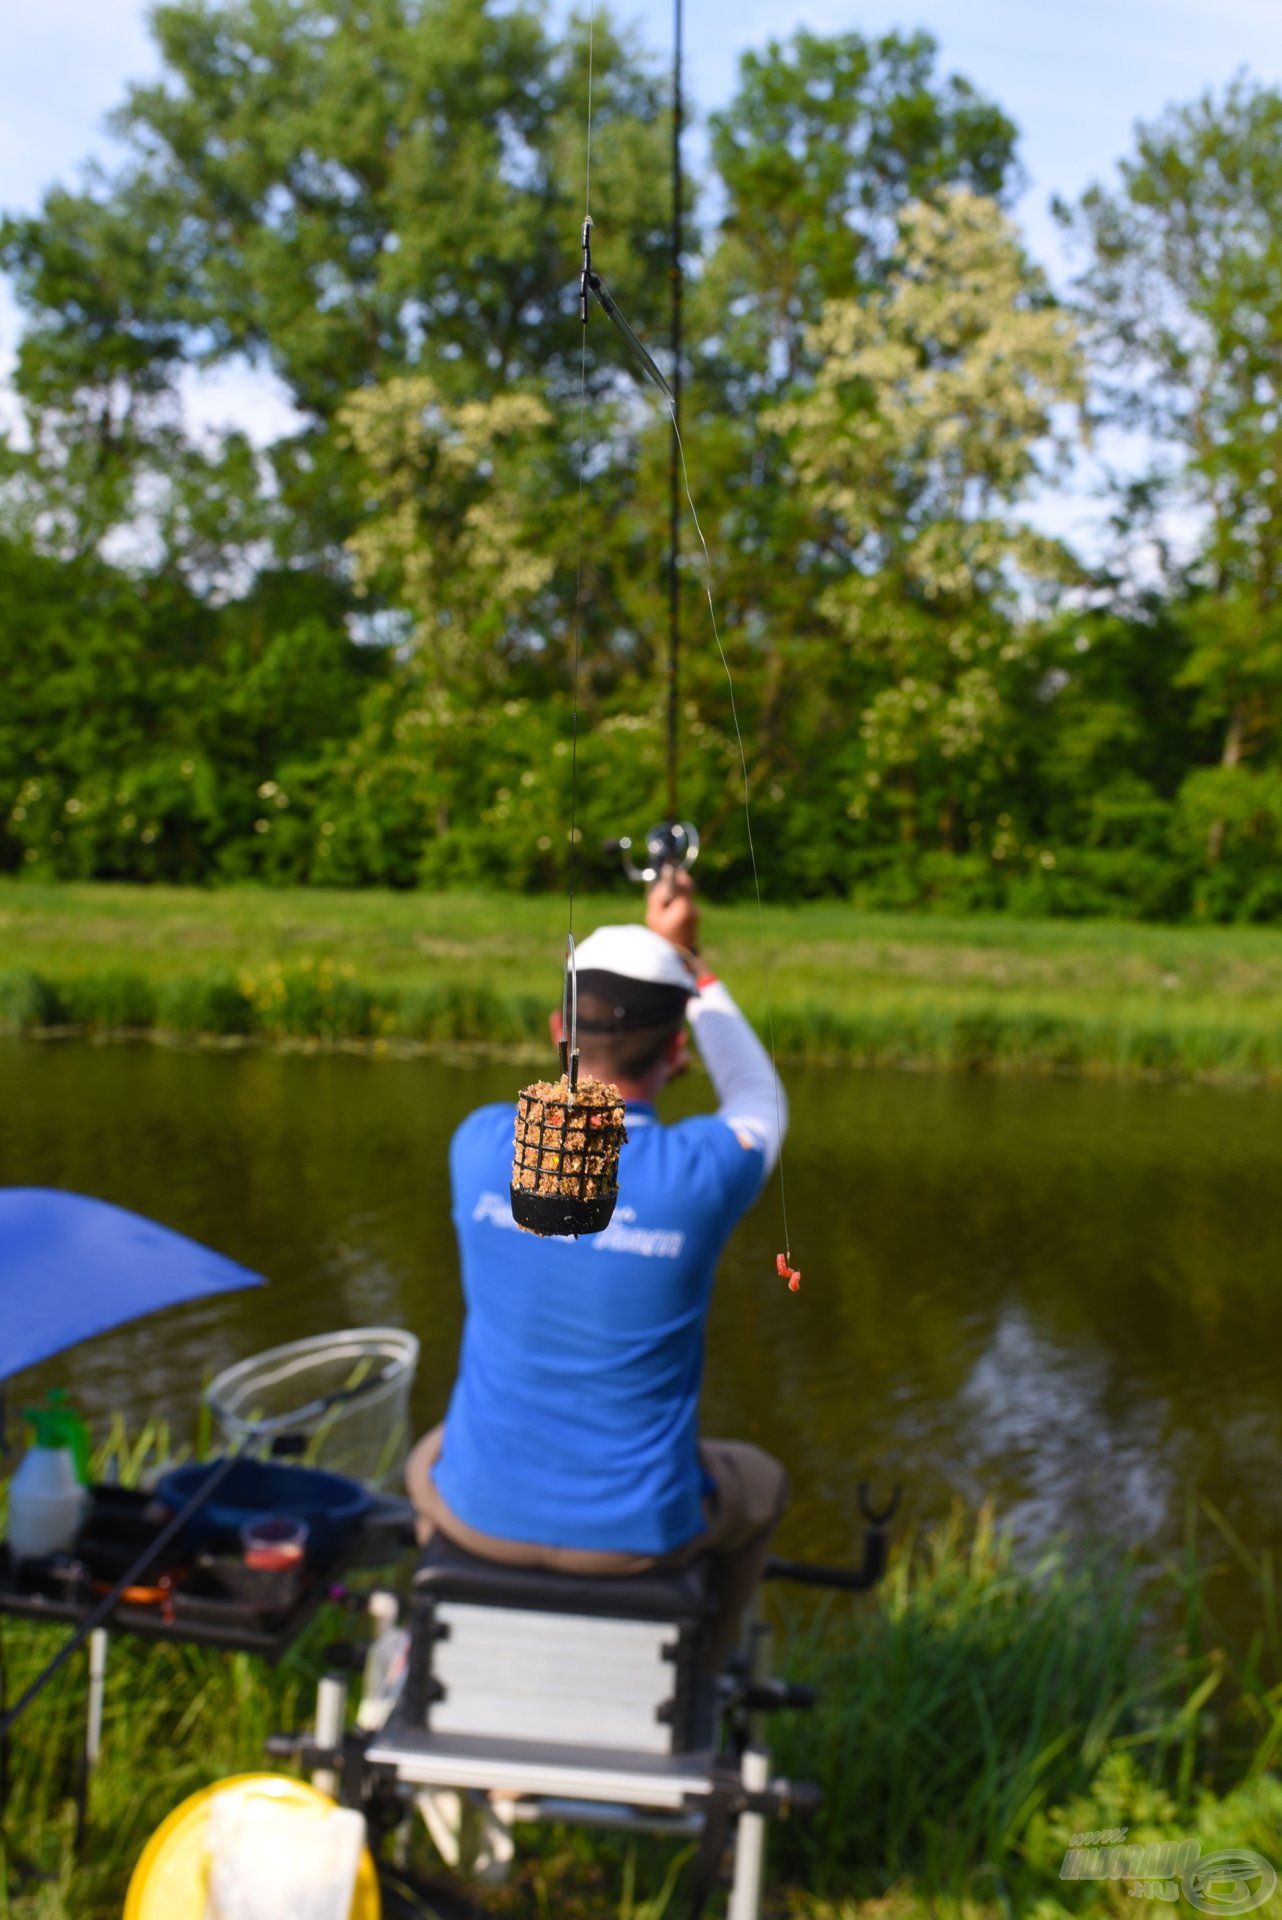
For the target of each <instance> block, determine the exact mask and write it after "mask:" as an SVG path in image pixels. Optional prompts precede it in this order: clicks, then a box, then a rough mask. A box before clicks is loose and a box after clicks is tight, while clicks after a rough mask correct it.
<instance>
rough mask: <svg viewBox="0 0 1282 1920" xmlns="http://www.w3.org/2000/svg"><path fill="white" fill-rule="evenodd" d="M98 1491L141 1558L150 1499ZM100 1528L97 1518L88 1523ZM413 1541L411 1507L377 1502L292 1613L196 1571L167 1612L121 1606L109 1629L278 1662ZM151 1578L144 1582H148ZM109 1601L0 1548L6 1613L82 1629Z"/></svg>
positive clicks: (174, 1593) (301, 1592) (307, 1580)
mask: <svg viewBox="0 0 1282 1920" xmlns="http://www.w3.org/2000/svg"><path fill="white" fill-rule="evenodd" d="M94 1491H95V1492H99V1491H100V1492H101V1493H102V1494H103V1495H104V1497H105V1498H104V1505H109V1506H110V1507H111V1508H113V1509H115V1508H117V1507H118V1508H119V1510H120V1517H121V1519H122V1521H123V1522H124V1525H123V1527H122V1531H123V1532H125V1533H128V1534H130V1535H132V1539H131V1543H130V1551H131V1554H132V1557H135V1558H136V1557H137V1553H138V1552H140V1551H141V1550H142V1548H143V1546H145V1544H146V1537H147V1536H146V1531H145V1528H146V1523H144V1522H143V1521H142V1519H141V1509H142V1507H144V1506H145V1505H146V1499H145V1498H144V1499H142V1500H138V1499H136V1498H134V1499H130V1498H128V1497H124V1498H122V1497H121V1492H120V1490H119V1489H117V1488H104V1489H94ZM92 1523H93V1516H92V1515H91V1516H90V1520H89V1522H88V1523H87V1525H89V1526H92ZM159 1530H160V1528H159V1525H156V1526H154V1527H153V1528H152V1529H151V1531H152V1533H153V1535H154V1534H155V1533H158V1532H159ZM83 1538H84V1534H83V1533H82V1539H83ZM413 1539H414V1529H413V1519H412V1512H411V1509H410V1506H409V1503H408V1501H406V1500H399V1499H392V1498H385V1499H381V1500H376V1501H375V1503H374V1506H373V1507H372V1509H371V1510H370V1512H369V1513H368V1514H367V1515H366V1517H365V1519H364V1520H363V1521H362V1522H361V1523H360V1524H359V1525H358V1526H357V1527H356V1528H355V1529H354V1530H353V1532H352V1533H351V1534H350V1535H349V1537H348V1538H347V1539H346V1540H345V1541H344V1542H343V1544H342V1546H341V1547H340V1548H339V1549H338V1550H337V1551H336V1552H334V1553H332V1554H331V1555H330V1556H329V1558H328V1559H327V1560H325V1561H322V1562H319V1563H317V1564H315V1565H312V1566H308V1567H307V1568H306V1569H305V1571H304V1572H303V1574H302V1575H301V1577H300V1579H299V1582H298V1588H297V1592H296V1593H295V1595H294V1596H293V1597H292V1599H291V1600H290V1602H289V1604H288V1605H286V1606H284V1607H280V1608H275V1609H273V1610H270V1611H268V1610H264V1609H263V1608H261V1607H255V1606H253V1605H251V1604H250V1603H249V1602H247V1601H246V1600H245V1599H243V1598H238V1597H237V1596H235V1595H234V1594H230V1593H227V1592H224V1591H219V1589H218V1587H217V1585H216V1584H215V1581H214V1578H213V1577H212V1575H211V1573H210V1572H209V1570H208V1569H207V1568H202V1567H200V1566H195V1567H194V1568H193V1569H192V1571H191V1573H190V1576H189V1578H188V1579H186V1580H184V1581H183V1582H182V1583H180V1584H178V1585H176V1586H174V1587H173V1589H172V1590H171V1592H170V1594H169V1596H168V1600H167V1602H166V1603H165V1604H164V1605H163V1606H162V1605H161V1604H160V1603H154V1602H153V1603H149V1604H142V1603H138V1602H130V1601H126V1600H121V1601H120V1602H119V1603H118V1604H117V1605H116V1606H115V1607H114V1608H113V1609H112V1611H111V1613H110V1614H109V1615H108V1616H107V1619H106V1620H105V1621H104V1622H103V1625H104V1626H105V1627H106V1628H107V1630H108V1631H109V1632H112V1633H129V1634H133V1635H134V1636H135V1637H136V1638H138V1639H142V1640H178V1641H187V1642H190V1643H192V1644H194V1645H197V1646H208V1647H221V1648H223V1649H224V1650H226V1651H228V1652H232V1651H235V1652H240V1653H256V1654H261V1655H262V1656H263V1657H264V1658H265V1659H268V1660H278V1659H279V1658H280V1657H281V1655H282V1654H283V1653H285V1652H286V1651H287V1649H288V1648H289V1647H290V1646H291V1645H292V1644H293V1642H294V1641H295V1640H296V1639H297V1638H298V1636H299V1634H300V1633H301V1632H302V1631H303V1628H304V1627H305V1626H307V1624H308V1623H309V1621H310V1620H311V1619H312V1618H313V1616H314V1615H315V1614H316V1613H317V1612H319V1610H320V1608H321V1606H322V1605H323V1604H324V1602H325V1601H326V1600H327V1599H328V1598H329V1597H330V1594H331V1590H332V1587H333V1584H334V1582H335V1580H336V1579H337V1577H338V1576H339V1575H340V1574H345V1573H349V1572H353V1571H355V1570H358V1569H359V1568H362V1567H367V1568H374V1567H380V1566H386V1565H387V1564H388V1563H389V1562H391V1561H394V1560H397V1559H399V1558H400V1556H401V1555H402V1553H404V1552H405V1551H406V1550H407V1549H408V1547H409V1546H410V1545H411V1544H412V1543H413ZM69 1557H70V1556H68V1558H69ZM123 1571H124V1568H123V1567H122V1568H121V1572H123ZM118 1577H119V1575H117V1578H118ZM147 1578H148V1576H144V1580H145V1579H147ZM108 1584H109V1583H108ZM60 1587H61V1589H62V1590H61V1591H59V1588H60ZM101 1598H102V1594H101V1592H99V1591H96V1590H95V1587H94V1584H93V1580H92V1576H91V1575H90V1574H89V1573H88V1572H87V1571H86V1572H84V1573H82V1575H81V1577H80V1579H79V1581H78V1582H75V1583H74V1584H72V1583H71V1582H69V1581H68V1579H67V1576H66V1575H65V1574H60V1573H59V1572H58V1571H57V1570H55V1568H54V1566H53V1565H51V1564H50V1563H41V1562H36V1563H33V1564H32V1565H31V1566H29V1567H24V1568H22V1569H21V1570H19V1569H18V1568H17V1567H15V1565H14V1563H13V1561H12V1559H11V1558H10V1555H9V1549H8V1546H7V1544H4V1545H0V1614H11V1615H15V1616H17V1617H19V1618H21V1619H26V1620H35V1621H41V1622H44V1623H45V1624H46V1625H49V1626H69V1627H75V1626H79V1625H81V1623H82V1622H83V1621H84V1620H86V1619H87V1618H88V1617H89V1615H90V1613H91V1612H92V1611H93V1609H94V1607H95V1606H97V1605H98V1603H99V1601H100V1600H101Z"/></svg>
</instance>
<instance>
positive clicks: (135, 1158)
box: [0, 1041, 1282, 1560]
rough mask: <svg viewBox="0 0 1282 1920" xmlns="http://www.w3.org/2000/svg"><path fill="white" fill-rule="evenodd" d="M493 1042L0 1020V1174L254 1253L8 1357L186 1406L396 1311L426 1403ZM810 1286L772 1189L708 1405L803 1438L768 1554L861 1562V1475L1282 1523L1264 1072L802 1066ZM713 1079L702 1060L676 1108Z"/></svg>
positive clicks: (1275, 1239)
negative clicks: (778, 1257) (459, 1132)
mask: <svg viewBox="0 0 1282 1920" xmlns="http://www.w3.org/2000/svg"><path fill="white" fill-rule="evenodd" d="M522 1077H523V1075H522V1071H521V1069H520V1068H518V1067H513V1066H512V1065H511V1064H508V1063H504V1062H502V1061H498V1060H494V1059H486V1060H477V1059H471V1058H463V1057H459V1058H430V1059H425V1058H415V1059H389V1058H379V1059H375V1058H371V1057H367V1056H363V1055H360V1054H347V1053H320V1054H301V1053H292V1054H291V1053H272V1052H256V1051H229V1052H204V1051H195V1050H193V1051H186V1052H184V1051H170V1050H167V1049H164V1048H159V1047H152V1046H126V1045H114V1046H101V1047H96V1046H89V1045H87V1044H85V1043H83V1042H65V1043H57V1042H46V1043H33V1042H20V1041H12V1042H6V1043H3V1044H2V1045H0V1084H2V1085H3V1098H2V1099H0V1183H3V1184H6V1185H9V1184H16V1185H51V1186H65V1187H69V1188H74V1189H78V1190H80V1191H83V1192H86V1193H92V1194H96V1195H99V1196H101V1197H103V1198H106V1199H110V1200H114V1201H117V1202H119V1203H120V1204H122V1205H124V1206H128V1207H134V1208H137V1209H138V1210H140V1211H141V1212H144V1213H147V1214H151V1215H153V1216H154V1217H155V1218H157V1219H158V1220H162V1221H164V1222H166V1223H167V1224H168V1225H170V1226H174V1227H177V1228H179V1229H181V1230H182V1231H184V1232H186V1233H190V1234H193V1235H195V1236H196V1237H197V1238H198V1239H201V1240H205V1241H207V1242H209V1243H210V1244H211V1245H213V1246H216V1247H218V1248H220V1249H221V1250H222V1251H224V1252H226V1253H228V1254H230V1255H232V1256H233V1257H234V1258H236V1259H238V1260H241V1261H243V1262H245V1263H246V1264H247V1265H250V1266H253V1267H256V1268H258V1269H259V1270H260V1271H262V1272H264V1273H266V1274H267V1275H269V1276H270V1279H271V1282H272V1284H271V1286H270V1287H269V1288H267V1289H265V1290H264V1291H262V1292H260V1293H254V1294H247V1295H242V1296H233V1297H231V1298H227V1299H222V1300H218V1301H215V1302H212V1303H209V1304H206V1305H202V1306H199V1307H193V1308H188V1309H184V1310H182V1311H180V1312H176V1313H172V1314H169V1315H162V1316H161V1317H159V1318H157V1319H154V1320H150V1321H144V1322H142V1323H140V1324H138V1325H136V1326H134V1327H132V1328H129V1329H126V1330H123V1331H121V1332H119V1333H117V1334H114V1335H112V1336H109V1337H107V1338H104V1339H101V1340H98V1341H96V1342H94V1343H93V1344H92V1346H89V1347H84V1348H80V1349H78V1350H76V1351H75V1352H73V1353H72V1354H70V1355H68V1356H66V1358H65V1359H64V1360H62V1361H60V1362H58V1363H56V1364H54V1365H52V1366H50V1367H48V1368H46V1369H44V1370H43V1371H42V1373H41V1374H40V1376H39V1377H38V1378H33V1377H31V1376H28V1377H27V1378H25V1379H24V1380H22V1381H20V1382H18V1383H17V1393H16V1396H15V1397H16V1401H17V1403H18V1404H22V1403H23V1402H24V1401H25V1400H26V1399H27V1397H28V1392H30V1393H34V1392H36V1391H37V1390H38V1389H42V1388H43V1387H44V1386H45V1385H46V1384H51V1383H52V1382H53V1381H55V1380H60V1381H65V1383H66V1384H67V1385H68V1386H70V1387H71V1388H72V1389H73V1391H74V1394H75V1396H76V1398H77V1399H78V1400H79V1402H80V1403H81V1404H82V1406H83V1407H84V1408H85V1409H86V1410H87V1411H88V1412H89V1413H91V1414H92V1415H94V1416H96V1417H101V1416H103V1415H105V1414H106V1413H107V1412H108V1411H110V1410H111V1409H114V1408H120V1409H123V1410H125V1411H126V1412H127V1413H129V1414H130V1415H131V1416H132V1417H134V1418H135V1419H137V1420H139V1421H141V1420H142V1419H143V1418H145V1417H146V1416H147V1415H148V1414H150V1413H152V1412H157V1411H159V1412H163V1413H166V1414H168V1415H170V1416H171V1417H172V1418H173V1419H174V1420H175V1421H176V1424H177V1425H178V1427H179V1429H180V1430H181V1431H187V1430H189V1429H190V1427H191V1424H192V1419H193V1413H194V1408H195V1405H196V1402H197V1400H198V1397H199V1393H200V1390H201V1386H202V1384H203V1382H204V1381H205V1380H206V1379H207V1378H208V1377H209V1376H210V1375H211V1374H212V1373H213V1372H215V1371H216V1370H217V1369H218V1368H220V1367H222V1366H224V1365H226V1364H229V1363H230V1362H231V1361H233V1360H235V1359H239V1358H241V1357H243V1356H244V1355H246V1354H249V1353H252V1352H254V1351H256V1350H257V1349H259V1348H262V1347H265V1346H269V1345H272V1344H274V1343H276V1342H279V1341H282V1340H287V1339H292V1338H295V1337H298V1336H301V1335H304V1334H310V1333H318V1332H323V1331H325V1330H327V1329H329V1328H333V1327H338V1326H343V1325H352V1324H360V1323H362V1322H364V1323H374V1322H383V1321H391V1322H395V1323H398V1324H402V1325H405V1326H408V1327H411V1328H412V1329H413V1330H414V1331H415V1332H416V1333H417V1334H418V1335H419V1336H420V1338H421V1340H422V1345H423V1359H422V1364H421V1367H420V1371H419V1376H418V1381H417V1387H416V1407H415V1411H416V1415H417V1418H418V1420H419V1422H420V1423H421V1424H422V1425H423V1426H426V1425H427V1424H428V1423H429V1422H431V1421H433V1420H435V1419H436V1418H437V1417H438V1416H439V1415H440V1413H441V1411H442V1408H443V1406H444V1404H445V1400H446V1396H447V1394H448V1391H449V1387H450V1383H451V1379H452V1374H453V1366H454V1359H455V1354H456V1349H457V1343H458V1336H459V1325H460V1299H459V1289H458V1272H457V1264H456V1260H455V1253H454V1246H453V1239H452V1234H451V1229H450V1221H449V1203H448V1191H447V1174H446V1146H447V1142H448V1140H449V1136H450V1134H451V1132H452V1130H453V1128H454V1127H455V1126H456V1125H457V1123H458V1121H459V1120H460V1119H461V1118H462V1116H463V1115H464V1113H466V1112H467V1111H468V1109H469V1108H470V1107H472V1106H474V1105H476V1104H478V1103H479V1102H482V1101H486V1100H496V1099H508V1098H510V1097H511V1096H512V1095H513V1094H514V1093H515V1090H516V1087H517V1085H518V1084H519V1082H520V1080H521V1078H522ZM788 1083H789V1088H790V1091H791V1094H792V1099H793V1111H794V1125H793V1131H792V1136H791V1138H790V1141H789V1145H788V1152H787V1173H788V1198H789V1211H790V1215H791V1219H792V1225H793V1251H794V1256H795V1257H796V1258H797V1259H798V1260H799V1261H800V1264H801V1266H802V1268H803V1270H804V1274H805V1284H804V1287H803V1289H802V1291H801V1292H800V1293H799V1294H795V1295H794V1294H790V1293H789V1292H788V1291H787V1289H786V1287H785V1286H784V1285H783V1283H782V1282H780V1281H779V1280H778V1279H777V1278H776V1276H775V1271H774V1256H775V1252H776V1250H777V1248H778V1247H779V1246H780V1245H781V1244H782V1238H781V1233H780V1228H779V1224H778V1222H779V1212H778V1192H777V1186H772V1187H771V1188H770V1189H769V1190H768V1191H767V1194H766V1196H765V1198H764V1200H763V1201H762V1202H761V1204H760V1205H759V1206H758V1208H757V1209H756V1211H755V1212H754V1213H753V1214H752V1215H751V1216H750V1217H749V1218H748V1220H747V1221H746V1222H745V1223H744V1224H743V1226H742V1227H741V1228H740V1230H739V1232H738V1233H737V1234H736V1236H735V1238H734V1240H733V1241H732V1243H731V1246H730V1248H729V1250H728V1252H727V1255H726V1258H725V1260H724V1262H723V1267H722V1272H721V1277H720V1282H719V1286H718V1291H717V1298H716V1304H715V1309H714V1312H713V1317H712V1324H711V1330H710V1340H709V1360H708V1375H707V1387H706V1396H705V1427H706V1430H707V1431H709V1432H712V1433H718V1434H733V1435H738V1436H743V1437H746V1438H751V1439H754V1440H757V1441H759V1442H760V1443H761V1444H762V1445H764V1446H766V1447H768V1448H770V1449H771V1450H772V1451H774V1452H776V1453H778V1454H779V1455H780V1456H781V1457H782V1458H783V1459H784V1460H786V1461H787V1463H788V1465H789V1467H790V1469H791V1472H792V1476H793V1481H794V1503H793V1507H792V1510H791V1512H790V1514H789V1517H788V1519H787V1521H786V1523H785V1529H784V1533H783V1535H782V1537H781V1545H782V1546H783V1547H784V1548H785V1549H786V1550H788V1551H792V1552H794V1553H813V1554H819V1555H824V1556H828V1557H838V1556H841V1557H844V1556H845V1555H846V1554H847V1553H848V1552H849V1550H850V1547H851V1544H852V1541H853V1537H854V1532H855V1486H856V1482H857V1481H858V1479H859V1478H860V1476H861V1475H864V1474H868V1475H870V1476H872V1477H875V1478H877V1479H879V1480H880V1481H883V1482H884V1481H887V1480H889V1479H890V1478H897V1479H901V1480H902V1481H903V1482H904V1485H905V1489H906V1496H907V1505H908V1507H909V1509H910V1510H911V1511H912V1512H914V1513H916V1514H919V1515H926V1516H930V1515H933V1514H937V1513H938V1512H940V1511H941V1510H942V1509H943V1508H944V1507H946V1506H947V1505H948V1503H949V1502H950V1500H951V1499H952V1498H953V1497H955V1496H957V1495H960V1496H962V1497H964V1499H965V1500H966V1501H967V1502H970V1503H977V1502H979V1501H980V1500H982V1499H985V1498H988V1499H991V1500H992V1502H993V1503H994V1505H995V1507H996V1509H997V1511H998V1513H999V1515H1001V1516H1002V1517H1004V1518H1005V1519H1007V1520H1008V1521H1010V1522H1011V1523H1012V1524H1013V1525H1014V1526H1015V1527H1016V1528H1017V1529H1018V1531H1019V1533H1020V1535H1021V1536H1022V1537H1023V1538H1024V1539H1025V1540H1027V1541H1029V1542H1037V1541H1040V1540H1042V1539H1044V1538H1047V1537H1049V1536H1051V1535H1055V1534H1059V1533H1063V1532H1068V1533H1070V1534H1071V1535H1074V1536H1076V1537H1079V1538H1082V1539H1085V1538H1088V1537H1090V1538H1097V1537H1100V1536H1104V1537H1106V1538H1109V1539H1112V1540H1116V1541H1118V1542H1134V1543H1137V1544H1139V1545H1140V1546H1141V1547H1142V1549H1143V1551H1144V1554H1145V1557H1146V1558H1148V1559H1150V1560H1156V1559H1158V1558H1159V1557H1161V1556H1162V1555H1163V1554H1164V1553H1165V1552H1166V1551H1167V1550H1169V1549H1173V1548H1176V1547H1178V1545H1179V1543H1180V1541H1181V1540H1182V1538H1183V1532H1184V1527H1185V1517H1186V1512H1187V1510H1188V1505H1189V1501H1190V1499H1191V1498H1193V1497H1197V1496H1201V1497H1205V1498H1207V1499H1209V1500H1210V1501H1212V1502H1213V1503H1214V1504H1215V1506H1216V1507H1217V1508H1218V1509H1220V1510H1221V1511H1222V1512H1223V1514H1224V1515H1225V1516H1226V1517H1227V1518H1228V1520H1229V1521H1230V1522H1231V1524H1232V1525H1233V1526H1234V1527H1235V1528H1236V1529H1237V1531H1238V1532H1239V1534H1240V1535H1241V1537H1242V1538H1243V1540H1244V1541H1245V1542H1246V1543H1247V1544H1248V1546H1250V1547H1252V1548H1256V1549H1258V1548H1261V1547H1263V1546H1265V1545H1268V1544H1271V1543H1273V1542H1274V1541H1275V1540H1276V1538H1277V1535H1278V1531H1279V1522H1280V1521H1282V1179H1279V1174H1278V1164H1277V1163H1278V1149H1279V1140H1280V1139H1282V1133H1280V1131H1279V1102H1278V1097H1277V1096H1276V1095H1270V1094H1269V1093H1266V1092H1260V1091H1250V1090H1236V1091H1234V1090H1227V1089H1212V1088H1191V1087H1172V1086H1147V1085H1139V1086H1114V1085H1104V1084H1097V1083H1091V1082H1088V1081H1069V1080H1049V1079H1046V1080H1042V1079H1033V1080H1018V1079H996V1078H994V1079H984V1078H968V1077H961V1076H959V1077H944V1076H940V1077H936V1076H928V1075H911V1074H872V1073H862V1074H860V1073H852V1072H848V1071H840V1070H837V1069H819V1068H816V1069H810V1070H808V1071H805V1072H802V1071H794V1072H792V1073H790V1074H789V1075H788ZM707 1097H708V1089H707V1083H706V1082H705V1081H701V1080H699V1079H691V1080H689V1081H687V1082H686V1083H684V1084H683V1085H682V1086H681V1087H680V1088H677V1089H674V1090H673V1093H672V1095H671V1099H672V1104H673V1108H674V1110H676V1111H680V1110H690V1109H692V1108H694V1107H696V1106H697V1105H699V1104H700V1103H701V1102H706V1100H707Z"/></svg>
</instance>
